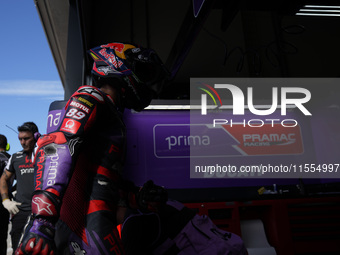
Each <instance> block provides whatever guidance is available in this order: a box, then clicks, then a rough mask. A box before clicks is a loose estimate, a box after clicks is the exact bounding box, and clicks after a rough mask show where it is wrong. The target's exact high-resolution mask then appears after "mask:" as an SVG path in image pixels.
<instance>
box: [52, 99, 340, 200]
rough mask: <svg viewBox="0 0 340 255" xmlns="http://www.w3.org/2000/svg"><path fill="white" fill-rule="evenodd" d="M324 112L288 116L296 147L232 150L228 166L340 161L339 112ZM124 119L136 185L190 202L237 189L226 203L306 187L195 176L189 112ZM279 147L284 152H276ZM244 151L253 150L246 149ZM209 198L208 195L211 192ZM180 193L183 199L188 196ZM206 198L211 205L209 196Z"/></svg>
mask: <svg viewBox="0 0 340 255" xmlns="http://www.w3.org/2000/svg"><path fill="white" fill-rule="evenodd" d="M64 105H65V101H56V102H53V103H52V104H51V107H50V111H49V116H48V120H47V122H48V123H47V132H51V131H53V130H55V129H56V127H57V126H58V125H59V120H60V118H61V116H62V114H63V112H62V109H63V106H64ZM320 109H321V110H320V111H313V118H302V117H301V115H299V114H298V113H295V112H294V111H291V112H290V113H289V116H287V118H293V119H296V120H297V122H298V124H299V125H298V127H297V128H294V132H295V134H294V138H295V142H294V143H293V144H290V145H283V146H275V145H273V146H271V148H270V147H269V149H268V148H265V150H263V151H261V150H257V153H258V151H260V153H258V154H257V155H256V154H252V153H254V152H252V151H246V152H247V153H248V154H249V155H237V153H238V151H232V152H231V151H229V152H227V153H228V154H226V157H228V162H230V163H231V164H233V165H241V164H244V162H248V161H249V160H250V161H249V162H251V163H252V164H257V163H260V162H262V163H263V162H268V163H271V164H273V165H280V164H287V165H288V164H291V163H296V164H299V163H311V160H315V163H318V162H320V163H324V162H329V163H339V162H334V159H337V158H338V157H337V155H340V151H339V150H340V149H339V146H338V144H339V142H340V136H339V130H340V124H339V122H340V121H339V120H340V118H339V117H340V116H339V115H340V109H339V108H338V107H336V106H334V105H333V106H331V107H327V108H325V107H323V108H320ZM244 118H245V119H246V120H247V119H250V118H251V116H250V115H249V116H247V115H245V117H244ZM124 120H125V123H126V126H127V158H126V166H125V175H126V177H127V178H129V179H131V180H133V181H134V182H135V183H136V184H137V185H142V184H143V183H144V182H146V181H147V180H149V179H152V180H154V182H155V183H157V184H159V185H163V186H165V187H166V188H168V189H170V190H174V191H176V190H187V191H189V190H190V191H191V192H190V194H189V195H188V197H186V199H187V200H188V201H196V200H197V199H198V198H197V195H198V194H195V192H194V191H195V190H204V189H209V190H210V192H211V194H210V197H211V199H213V200H214V199H218V198H216V194H213V193H214V192H215V191H214V189H220V188H228V189H229V188H234V191H233V193H232V194H229V195H228V196H224V197H221V199H223V200H224V199H226V198H227V197H229V196H230V199H232V198H233V197H234V198H237V196H236V194H237V193H239V192H243V193H247V192H248V191H247V189H244V187H252V188H251V191H250V192H251V194H250V196H251V197H253V198H254V197H256V196H257V195H258V193H257V190H258V189H259V188H261V187H267V188H268V189H273V188H271V187H273V184H276V186H277V189H281V188H282V189H285V186H287V185H288V186H289V185H290V186H291V187H290V190H288V191H289V192H291V193H294V192H300V193H301V190H296V185H301V180H299V179H297V178H291V179H289V178H275V179H273V178H272V179H268V178H257V179H254V178H249V177H248V178H233V177H231V178H225V177H226V176H225V175H223V174H222V175H216V174H215V175H213V176H212V175H205V176H204V178H197V179H194V178H190V146H189V140H188V137H189V136H190V113H189V111H187V110H178V111H173V110H145V111H142V112H139V113H137V112H133V111H130V110H126V111H125V113H124ZM275 126H277V129H275V130H276V131H275V132H276V133H277V132H284V131H280V130H284V129H282V128H281V129H280V124H277V125H275ZM202 127H204V125H202ZM250 129H251V130H252V132H254V131H253V130H254V128H240V129H239V130H241V132H240V134H238V135H236V134H232V135H233V136H234V138H235V137H236V138H237V139H239V142H241V143H240V144H238V147H242V141H241V138H238V137H241V136H242V132H243V130H244V132H248V133H249V130H250ZM255 130H256V128H255ZM261 130H262V129H261ZM269 130H272V128H269ZM204 132H205V134H206V135H209V136H211V137H213V136H216V137H217V139H219V140H220V141H222V143H223V142H224V140H223V139H225V141H226V143H228V141H229V143H230V139H232V140H233V141H235V140H234V139H233V138H231V137H230V133H227V132H224V131H221V130H220V129H207V130H205V131H204ZM207 132H208V133H207ZM209 132H210V133H209ZM218 132H220V133H218ZM202 139H204V137H203V138H202ZM215 139H216V138H215ZM201 142H202V141H201ZM233 145H235V144H233V143H230V148H234V147H232V146H233ZM202 146H204V145H201V147H202ZM209 146H211V144H210V145H209ZM209 146H206V147H204V148H203V149H204V150H205V151H206V153H207V155H208V154H209V150H210V149H211V147H210V148H209ZM228 146H229V145H228ZM288 146H289V147H288ZM278 147H279V149H277V148H278ZM243 149H248V148H245V147H244V148H243ZM233 153H234V154H233ZM231 155H232V156H231ZM204 161H205V159H204V158H202V162H204ZM339 171H340V170H339ZM244 176H247V175H244ZM212 177H214V178H212ZM219 177H223V178H219ZM302 181H303V183H304V184H321V183H331V182H336V181H337V180H336V179H334V178H333V179H324V178H318V179H315V178H314V179H308V178H305V179H303V180H302ZM292 187H293V188H292ZM286 192H287V190H286ZM205 194H206V195H207V193H205ZM177 195H178V194H176V195H175V196H177ZM180 195H182V198H184V197H183V195H184V193H181V194H180ZM246 196H248V194H247V195H246ZM176 198H177V197H176ZM201 198H203V197H201ZM205 199H208V201H209V200H210V199H209V195H207V197H205ZM204 201H207V200H204Z"/></svg>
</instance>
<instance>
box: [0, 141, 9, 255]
mask: <svg viewBox="0 0 340 255" xmlns="http://www.w3.org/2000/svg"><path fill="white" fill-rule="evenodd" d="M8 150H9V143H7V138H6V136H4V135H0V176H1V175H2V173H3V171H4V170H5V167H6V164H7V162H8V159H9V158H10V156H11V155H10V154H8V153H7V151H8ZM8 220H9V213H8V211H7V210H6V209H5V208H4V207H3V205H2V203H0V254H6V253H7V231H8Z"/></svg>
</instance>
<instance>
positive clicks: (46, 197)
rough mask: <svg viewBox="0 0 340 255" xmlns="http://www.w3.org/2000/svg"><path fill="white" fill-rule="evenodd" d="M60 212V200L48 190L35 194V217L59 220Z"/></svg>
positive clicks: (33, 206)
mask: <svg viewBox="0 0 340 255" xmlns="http://www.w3.org/2000/svg"><path fill="white" fill-rule="evenodd" d="M59 211H60V199H59V198H58V197H57V196H56V195H55V194H53V193H51V192H48V191H46V190H37V191H34V193H33V198H32V213H33V215H34V216H39V217H43V218H49V219H50V220H51V219H52V221H53V219H55V220H57V219H58V217H59Z"/></svg>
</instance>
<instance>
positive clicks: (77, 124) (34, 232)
mask: <svg viewBox="0 0 340 255" xmlns="http://www.w3.org/2000/svg"><path fill="white" fill-rule="evenodd" d="M102 97H103V95H102V94H101V92H100V91H98V89H96V88H94V87H91V86H83V87H81V88H79V89H78V90H77V91H76V92H75V93H74V94H73V96H72V97H71V98H70V100H69V101H68V103H67V105H66V107H65V115H64V117H63V119H62V120H61V126H60V127H59V129H58V130H57V131H56V132H54V133H51V134H48V135H44V136H41V137H40V138H39V140H38V142H37V145H38V149H37V152H36V156H35V160H34V168H35V169H34V171H35V184H34V185H35V191H34V193H33V198H32V214H33V218H32V220H31V223H30V224H29V225H28V227H27V229H26V232H25V234H24V237H23V240H22V242H21V246H20V247H19V248H18V249H17V251H16V252H17V253H16V254H35V253H34V252H36V253H37V254H38V253H39V252H41V251H42V250H43V249H46V250H45V252H46V253H44V254H53V253H52V252H53V250H54V242H53V238H54V232H55V231H54V225H55V223H56V221H57V220H58V218H59V211H60V207H61V203H62V198H63V195H64V193H65V191H66V188H67V186H68V183H69V180H70V178H71V176H72V171H73V165H74V163H75V161H76V158H77V152H78V151H79V147H80V146H81V144H82V140H83V139H84V136H85V135H86V134H87V133H88V132H89V131H90V130H91V127H92V126H93V125H94V123H95V119H96V112H97V106H98V105H99V104H101V103H104V100H103V98H102ZM84 102H85V103H84ZM86 103H87V104H86ZM50 176H53V179H52V178H49V177H50Z"/></svg>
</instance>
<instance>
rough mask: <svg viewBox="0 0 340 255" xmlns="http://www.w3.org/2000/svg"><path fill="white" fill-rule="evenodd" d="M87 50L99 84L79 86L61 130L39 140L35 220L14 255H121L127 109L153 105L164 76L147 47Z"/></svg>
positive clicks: (115, 45) (108, 46)
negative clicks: (120, 207)
mask: <svg viewBox="0 0 340 255" xmlns="http://www.w3.org/2000/svg"><path fill="white" fill-rule="evenodd" d="M89 52H90V55H91V57H92V58H93V60H94V65H93V69H92V74H93V76H94V82H95V85H96V86H82V87H80V88H79V89H78V90H77V91H76V92H75V93H74V94H73V95H72V96H71V98H70V99H69V101H68V103H67V105H66V107H65V115H64V116H63V118H62V120H61V125H60V127H59V128H58V129H57V131H56V132H53V133H50V134H48V135H44V136H42V137H41V138H40V139H39V141H38V146H39V148H38V150H37V156H36V159H35V173H36V174H35V192H34V195H33V198H32V213H33V217H32V218H31V220H30V223H29V225H28V227H27V228H26V232H25V234H24V236H23V239H22V242H21V246H20V248H18V249H17V253H16V254H40V253H42V254H91V255H97V254H123V253H124V251H123V248H122V245H121V241H120V238H119V235H118V232H117V229H116V225H117V220H116V211H117V206H118V204H119V203H120V193H119V186H120V185H121V182H120V180H121V171H122V165H123V163H124V154H125V139H126V137H125V125H124V123H123V121H122V110H123V109H124V108H130V109H134V110H136V111H140V110H142V109H143V108H144V107H146V106H148V105H149V103H150V101H151V99H152V97H153V94H154V93H155V92H154V91H155V90H156V87H158V84H160V83H159V82H160V81H161V80H162V79H163V77H164V75H165V74H167V73H166V71H165V69H164V68H163V65H162V63H161V61H160V59H159V58H158V56H157V55H156V53H155V52H154V51H153V50H150V49H144V48H141V47H137V46H135V45H131V44H123V43H109V44H106V45H101V46H99V47H96V48H93V49H91V50H90V51H89ZM151 88H152V89H153V90H152V89H151ZM56 224H57V227H56ZM56 247H57V248H56Z"/></svg>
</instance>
